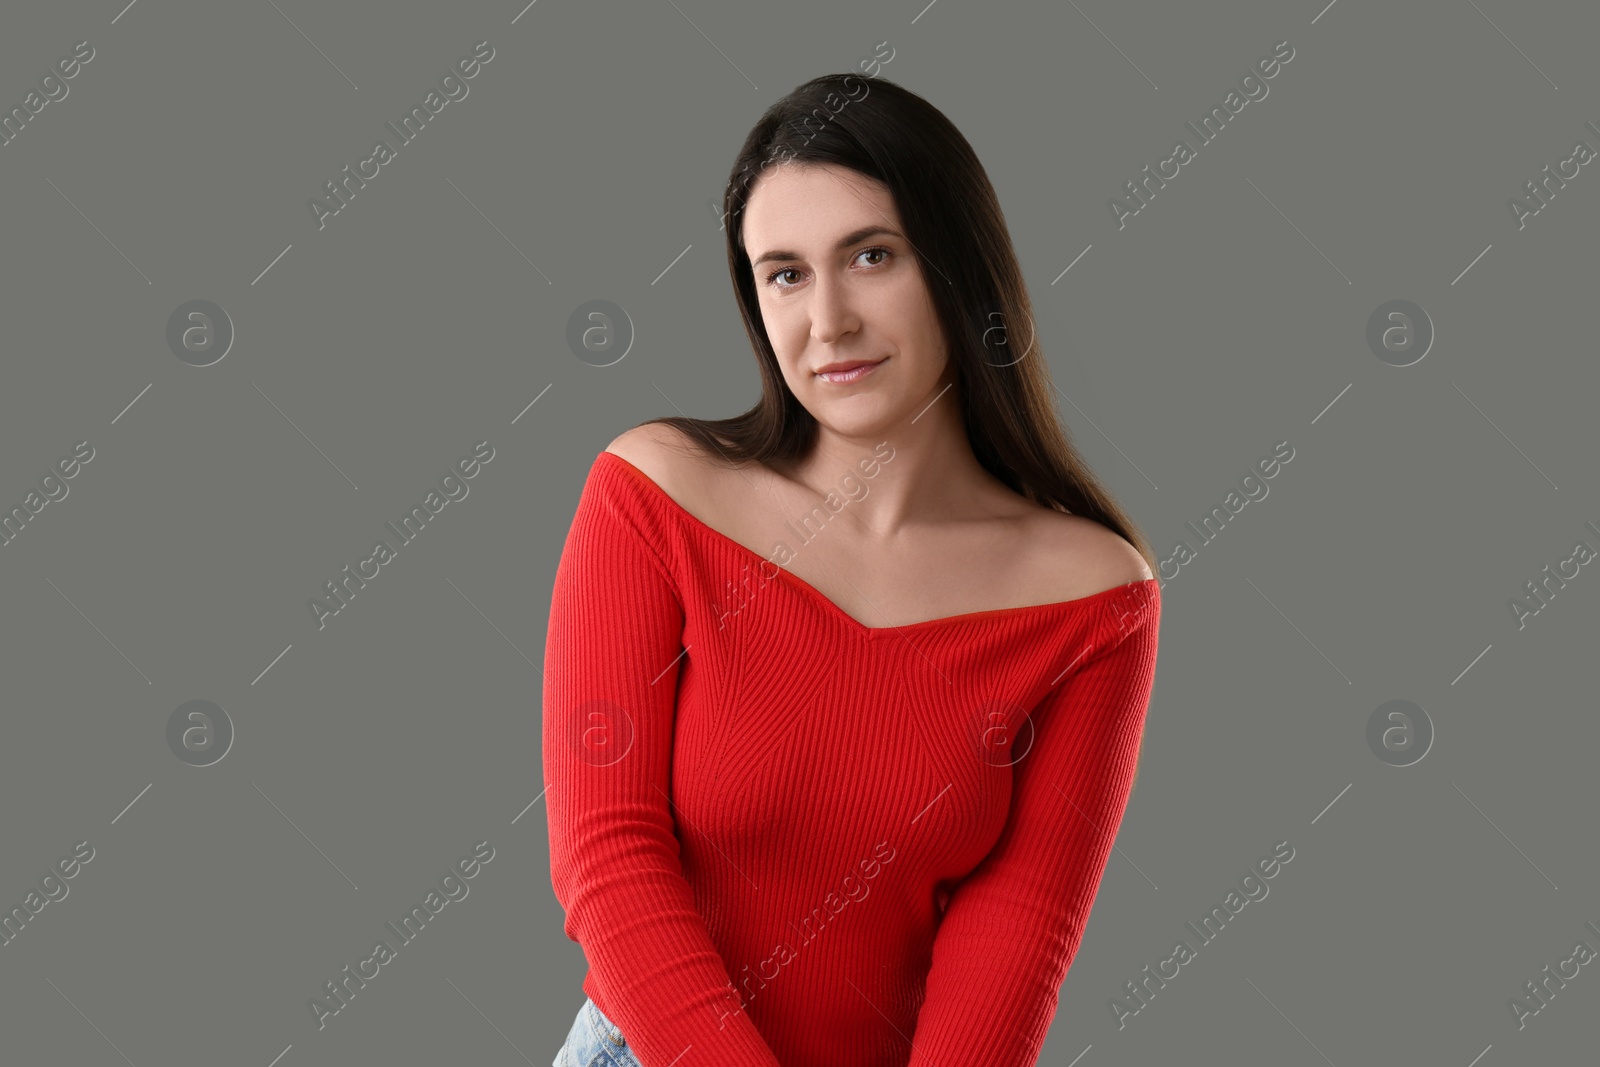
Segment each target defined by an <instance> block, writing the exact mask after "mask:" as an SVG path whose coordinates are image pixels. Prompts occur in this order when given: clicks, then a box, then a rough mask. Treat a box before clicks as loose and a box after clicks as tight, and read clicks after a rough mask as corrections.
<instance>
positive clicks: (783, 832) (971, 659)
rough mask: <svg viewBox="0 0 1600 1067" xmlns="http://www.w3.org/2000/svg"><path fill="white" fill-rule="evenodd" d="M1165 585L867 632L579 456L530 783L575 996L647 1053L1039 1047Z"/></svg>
mask: <svg viewBox="0 0 1600 1067" xmlns="http://www.w3.org/2000/svg"><path fill="white" fill-rule="evenodd" d="M816 536H823V537H825V536H827V532H826V529H825V528H824V529H823V530H822V531H821V532H820V533H819V534H817V535H816ZM788 547H789V549H791V550H792V551H794V552H795V553H796V554H803V553H804V552H805V548H804V547H803V545H801V544H799V543H798V539H797V541H796V542H791V543H790V544H789V546H788ZM780 558H785V559H787V558H788V557H780ZM1158 589H1159V583H1158V582H1157V581H1156V580H1155V579H1154V578H1150V579H1145V580H1144V581H1139V582H1133V583H1130V584H1128V585H1123V586H1119V587H1116V588H1113V589H1107V590H1103V591H1101V592H1098V593H1095V594H1092V595H1090V596H1086V597H1082V598H1079V599H1076V600H1070V601H1064V602H1060V603H1054V604H1040V605H1033V606H1026V607H1016V608H1001V609H998V610H992V611H979V612H973V613H969V614H962V615H954V616H949V617H946V618H940V619H931V620H928V621H925V622H920V623H914V624H912V625H909V626H900V627H882V628H873V627H868V626H865V625H863V624H862V623H860V622H858V621H857V620H855V619H854V618H852V617H851V616H849V615H848V614H846V613H845V611H844V610H843V609H842V608H840V607H839V606H838V605H837V604H835V603H834V602H832V601H831V600H829V599H828V598H826V597H824V596H823V595H822V593H821V592H820V591H818V590H817V589H816V588H814V587H813V586H811V585H809V584H808V583H806V582H805V581H803V580H802V579H800V578H798V577H797V576H795V575H792V574H790V573H789V572H788V571H786V570H783V569H782V568H780V567H777V566H775V565H774V564H772V563H769V562H767V561H766V557H763V556H761V555H759V554H757V553H756V552H754V551H752V550H751V549H749V548H747V547H746V546H744V545H742V544H740V543H739V542H737V541H734V540H733V539H732V538H730V537H728V536H727V535H725V534H722V533H721V532H719V531H717V530H715V529H714V528H712V527H711V526H708V525H706V524H705V523H704V522H702V521H701V520H699V519H698V518H696V517H695V516H694V515H692V514H691V513H690V512H689V511H688V510H686V509H685V508H684V507H682V506H681V505H679V504H678V503H677V502H676V501H674V500H673V498H672V497H671V496H669V495H668V494H667V493H666V491H665V490H663V489H662V488H661V487H660V486H659V485H657V484H656V483H655V482H654V481H652V480H651V479H650V478H649V477H648V476H646V475H645V474H644V473H643V472H642V471H640V470H639V469H638V468H636V467H634V466H633V465H632V464H630V463H628V462H627V461H626V460H624V459H622V458H621V457H620V456H617V455H615V454H613V453H610V452H602V453H600V455H599V456H597V457H596V459H595V461H594V464H593V466H592V467H591V468H590V470H589V474H588V478H587V481H586V483H585V485H584V488H583V492H582V495H581V497H580V499H579V502H578V506H577V511H576V514H575V515H574V517H573V520H572V526H571V529H570V531H569V534H568V537H567V542H566V546H565V548H564V550H563V552H562V555H561V560H560V563H559V565H558V567H557V570H556V575H555V582H554V590H553V597H552V604H551V610H550V623H549V634H548V639H547V641H546V643H545V685H544V709H543V715H544V721H543V745H544V751H543V763H544V775H545V783H546V787H547V789H546V792H545V803H546V805H547V811H548V816H549V828H550V867H551V882H552V885H553V887H554V889H555V894H556V898H557V900H559V901H560V903H561V905H562V907H563V908H565V909H566V922H565V925H564V930H565V933H566V935H567V936H568V937H569V938H571V939H572V940H574V941H576V942H578V943H579V944H580V945H582V946H583V951H584V955H585V958H586V959H587V961H588V964H589V969H588V972H587V974H586V975H585V977H584V979H583V990H584V992H586V993H587V994H588V995H589V996H590V997H591V998H593V1000H594V1002H595V1003H596V1005H598V1006H599V1008H600V1010H601V1011H602V1012H604V1013H605V1014H606V1015H607V1016H608V1017H610V1019H611V1020H612V1021H613V1022H614V1023H616V1025H617V1026H618V1027H619V1028H620V1029H621V1030H622V1032H623V1034H624V1035H625V1036H626V1038H627V1041H628V1044H629V1046H630V1047H631V1048H632V1050H633V1052H634V1054H635V1055H637V1056H638V1058H639V1060H640V1062H641V1063H643V1064H644V1067H669V1065H670V1067H779V1065H781V1067H907V1065H911V1067H1031V1065H1032V1064H1034V1062H1035V1061H1036V1059H1037V1057H1038V1054H1039V1049H1040V1046H1041V1045H1042V1044H1043V1042H1044V1038H1045V1033H1046V1031H1047V1030H1048V1028H1049V1025H1050V1021H1051V1018H1052V1017H1053V1016H1054V1014H1055V1010H1056V1004H1057V997H1058V995H1059V991H1060V988H1061V985H1062V982H1063V980H1064V979H1065V977H1066V973H1067V968H1068V966H1069V965H1070V964H1071V962H1072V958H1073V955H1074V954H1075V953H1076V952H1077V949H1078V945H1079V942H1080V941H1081V939H1082V937H1083V932H1084V926H1085V924H1086V922H1087V921H1088V918H1089V911H1090V905H1091V904H1092V903H1093V901H1094V898H1095V894H1096V891H1097V889H1098V887H1099V884H1100V878H1101V875H1102V873H1103V872H1104V870H1105V866H1106V861H1107V859H1108V857H1109V855H1110V852H1111V845H1112V841H1113V839H1114V838H1115V836H1116V833H1117V828H1118V826H1119V825H1120V823H1121V820H1122V813H1123V810H1124V808H1125V807H1126V804H1127V799H1128V793H1129V790H1130V789H1131V788H1132V780H1133V775H1134V767H1135V763H1136V761H1137V757H1138V752H1139V744H1140V738H1141V735H1142V731H1143V726H1144V718H1145V711H1146V707H1147V705H1148V703H1149V698H1150V693H1151V689H1152V686H1153V685H1154V679H1155V665H1156V647H1157V633H1158V630H1159V619H1160V595H1159V592H1158ZM913 1048H914V1049H915V1053H913Z"/></svg>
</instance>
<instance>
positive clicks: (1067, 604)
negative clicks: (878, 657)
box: [600, 451, 1157, 637]
mask: <svg viewBox="0 0 1600 1067" xmlns="http://www.w3.org/2000/svg"><path fill="white" fill-rule="evenodd" d="M600 455H601V456H606V457H610V459H611V460H612V461H613V462H615V463H616V464H618V465H619V466H620V467H621V469H623V470H625V471H627V472H629V473H630V474H631V475H632V476H633V477H634V478H635V479H636V480H637V481H638V482H640V483H642V484H643V485H644V486H645V488H646V490H647V491H649V492H650V493H651V494H652V495H654V496H656V497H657V498H658V499H659V500H661V501H662V502H663V503H665V504H666V505H667V507H668V509H669V510H670V511H671V512H672V513H673V514H674V515H677V516H679V517H681V518H682V519H683V520H684V522H685V525H686V526H688V527H689V528H690V529H691V530H695V531H698V532H699V533H700V534H701V535H702V536H704V537H708V538H710V539H712V540H714V541H716V542H717V543H718V544H721V545H728V546H731V547H733V548H734V549H737V550H738V551H739V552H740V553H742V554H744V555H745V556H748V557H751V558H754V559H759V560H762V561H763V562H770V561H769V560H767V557H765V556H763V555H762V554H761V553H759V552H757V551H756V550H755V549H753V548H751V547H749V546H748V545H746V544H744V543H743V542H741V541H736V540H734V539H733V538H732V537H729V536H728V535H727V534H725V533H723V532H722V531H721V530H718V529H717V528H716V527H714V526H712V525H711V524H709V523H707V522H705V521H704V520H703V519H700V518H699V517H697V516H696V515H695V514H694V513H693V512H691V511H690V510H689V509H688V508H686V507H684V506H683V505H682V504H680V503H678V501H677V499H676V498H675V497H673V496H672V494H671V493H668V492H667V491H666V490H665V489H663V488H661V486H660V485H659V484H657V483H656V481H655V479H653V478H651V477H650V476H649V475H648V474H646V473H645V472H644V471H642V470H640V469H639V468H638V467H636V466H634V465H633V464H632V463H630V462H628V461H627V460H625V459H623V458H622V457H621V456H619V455H617V454H616V453H615V452H610V451H604V452H601V453H600ZM772 566H773V567H775V568H777V571H778V574H779V575H780V576H781V577H782V578H783V579H784V580H787V581H788V582H790V583H791V584H792V585H793V586H794V587H795V588H796V589H798V590H799V591H800V593H801V594H802V595H804V596H807V597H809V598H810V599H812V600H813V601H815V602H816V604H817V605H818V606H819V607H820V608H822V609H823V610H824V611H826V612H827V613H828V614H830V615H831V616H833V617H834V618H835V619H837V620H838V621H840V622H841V623H843V624H844V625H845V626H847V627H849V628H850V629H852V630H853V631H855V632H857V633H860V634H863V635H865V636H868V637H873V636H876V635H878V634H887V633H900V634H905V633H908V632H916V631H918V630H925V629H933V628H936V627H940V626H952V625H956V624H959V623H969V622H981V621H985V620H991V619H1003V618H1009V617H1013V616H1017V617H1021V616H1025V615H1029V614H1034V613H1040V614H1048V613H1050V612H1055V611H1059V612H1068V611H1079V610H1086V609H1089V608H1093V607H1095V606H1098V605H1099V604H1101V603H1102V602H1104V601H1105V600H1107V599H1109V598H1110V597H1111V596H1112V595H1113V594H1119V593H1120V594H1123V595H1127V593H1129V592H1130V591H1131V590H1133V589H1134V588H1135V587H1136V586H1148V585H1155V584H1157V582H1156V579H1155V578H1153V577H1151V578H1140V579H1137V580H1135V581H1132V582H1127V583H1124V584H1122V585H1115V586H1112V587H1111V588H1109V589H1102V590H1100V591H1099V592H1096V593H1089V594H1088V595H1086V596H1080V597H1074V598H1073V599H1071V600H1057V601H1054V602H1052V603H1049V604H1022V605H1017V606H1014V607H1007V608H988V609H985V610H982V611H966V612H961V613H959V614H956V615H942V616H940V617H938V618H934V619H923V620H921V621H920V622H911V623H906V624H904V625H901V626H868V625H867V624H866V623H864V622H862V621H861V620H860V619H858V618H856V617H855V616H854V615H852V614H850V613H849V612H848V611H845V610H844V609H843V608H841V607H840V606H839V605H838V604H836V603H835V602H834V601H833V600H832V599H831V598H829V597H828V596H826V595H824V594H823V592H822V591H821V590H820V589H818V588H817V587H816V586H814V585H812V584H811V583H810V582H808V581H806V580H805V579H804V578H801V577H800V576H799V575H797V574H795V573H793V572H792V571H790V570H788V569H787V568H785V567H781V566H779V565H778V564H776V563H773V564H772Z"/></svg>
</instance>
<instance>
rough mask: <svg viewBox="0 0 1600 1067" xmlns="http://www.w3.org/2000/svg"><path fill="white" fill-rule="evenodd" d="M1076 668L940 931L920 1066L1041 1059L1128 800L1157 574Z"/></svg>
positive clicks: (1126, 601)
mask: <svg viewBox="0 0 1600 1067" xmlns="http://www.w3.org/2000/svg"><path fill="white" fill-rule="evenodd" d="M1108 599H1109V601H1110V603H1108V605H1107V611H1106V613H1105V614H1104V615H1103V616H1102V617H1101V619H1100V621H1099V625H1098V627H1097V630H1096V632H1095V633H1094V634H1093V636H1092V637H1091V645H1090V648H1089V651H1087V652H1086V653H1084V654H1082V655H1081V656H1080V662H1079V665H1078V666H1076V667H1074V668H1072V670H1071V673H1069V674H1068V675H1067V676H1066V678H1065V679H1064V680H1063V681H1062V682H1061V683H1060V684H1059V685H1058V687H1057V688H1056V689H1054V690H1053V691H1052V692H1051V693H1050V695H1048V696H1047V697H1046V698H1045V699H1044V700H1043V701H1041V702H1040V704H1039V706H1038V707H1037V708H1036V709H1035V710H1034V711H1033V712H1032V715H1031V718H1032V720H1033V726H1034V741H1033V745H1032V747H1031V748H1030V749H1029V750H1028V751H1027V752H1026V754H1025V755H1024V756H1023V757H1022V758H1021V759H1020V760H1019V761H1018V762H1017V763H1016V765H1015V766H1014V767H1013V768H1012V772H1013V774H1014V776H1015V777H1014V778H1013V783H1012V798H1011V809H1010V812H1009V814H1008V816H1007V822H1006V825H1005V828H1004V829H1003V830H1002V832H1001V834H1000V836H999V838H998V839H997V840H996V842H995V845H994V847H993V849H992V850H991V851H990V852H989V854H988V855H986V856H985V857H984V859H983V861H982V862H981V863H979V864H978V866H977V867H975V868H974V869H973V870H972V871H971V872H970V873H969V874H968V875H967V877H966V878H964V879H963V880H962V881H961V882H960V884H958V885H957V887H956V889H955V890H954V891H953V892H952V894H951V896H950V899H949V902H948V904H947V907H946V910H945V914H944V918H943V921H942V923H941V925H940V927H939V931H938V933H937V935H936V936H935V938H934V945H933V956H932V966H931V968H930V970H929V972H928V979H927V987H926V995H925V998H924V1001H923V1005H922V1009H921V1012H920V1014H919V1015H918V1018H917V1025H916V1030H915V1033H914V1035H913V1037H912V1042H911V1044H912V1050H911V1052H910V1055H909V1058H908V1060H907V1063H908V1064H909V1067H1032V1065H1033V1064H1034V1063H1036V1062H1037V1060H1038V1056H1039V1050H1040V1048H1041V1047H1042V1046H1043V1044H1044V1039H1045V1035H1046V1033H1047V1031H1048V1030H1049V1027H1050V1022H1051V1019H1052V1018H1053V1017H1054V1015H1055V1012H1056V1006H1057V1002H1058V998H1059V995H1060V990H1061V985H1062V983H1063V981H1064V980H1065V978H1066V974H1067V969H1068V967H1069V966H1070V965H1071V963H1072V958H1073V956H1074V955H1076V953H1077V950H1078V945H1079V943H1080V942H1081V941H1082V938H1083V933H1084V927H1085V924H1086V922H1087V920H1088V917H1089V912H1090V906H1091V905H1092V904H1093V902H1094V898H1095V895H1096V892H1097V891H1098V889H1099V885H1100V879H1101V876H1102V874H1103V873H1104V871H1105V867H1106V861H1107V860H1108V858H1109V856H1110V853H1111V845H1112V842H1113V840H1114V839H1115V837H1116V833H1117V829H1118V827H1119V825H1120V824H1121V821H1122V813H1123V811H1124V809H1125V808H1126V807H1127V802H1128V796H1129V793H1130V792H1131V790H1132V787H1133V778H1134V772H1135V767H1136V765H1137V762H1138V756H1139V748H1140V743H1141V738H1142V736H1143V730H1144V719H1145V712H1146V709H1147V707H1148V704H1149V698H1150V694H1151V691H1152V688H1153V686H1154V683H1155V664H1156V646H1157V634H1158V631H1159V621H1160V596H1159V593H1157V592H1156V584H1155V583H1154V582H1149V581H1147V582H1145V583H1144V584H1142V585H1136V586H1131V587H1128V588H1127V589H1126V590H1125V594H1124V595H1119V596H1114V597H1111V598H1108Z"/></svg>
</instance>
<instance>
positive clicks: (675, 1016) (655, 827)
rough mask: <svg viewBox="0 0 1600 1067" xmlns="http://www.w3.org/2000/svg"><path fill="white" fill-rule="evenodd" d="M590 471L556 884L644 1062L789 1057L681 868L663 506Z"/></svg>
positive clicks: (568, 646)
mask: <svg viewBox="0 0 1600 1067" xmlns="http://www.w3.org/2000/svg"><path fill="white" fill-rule="evenodd" d="M644 500H645V497H644V496H642V495H641V490H640V487H639V486H637V485H636V484H630V483H629V482H628V480H627V479H626V478H624V477H623V475H622V474H621V473H619V471H618V468H616V467H615V466H599V465H597V466H596V467H593V468H591V470H590V473H589V479H588V481H587V483H586V484H585V486H584V490H583V494H582V496H581V498H580V500H579V503H578V507H577V511H576V514H575V515H574V518H573V521H572V526H571V529H570V531H569V533H568V535H567V542H566V545H565V547H564V549H563V551H562V555H561V560H560V563H559V564H558V566H557V569H556V575H555V579H554V588H553V593H552V601H551V608H550V622H549V632H548V635H547V639H546V642H545V683H544V707H543V727H542V737H543V746H544V748H543V764H544V774H545V783H546V787H547V790H548V791H547V793H546V803H547V809H548V816H549V830H550V869H551V883H552V885H553V887H554V889H555V894H556V898H557V900H559V901H560V903H561V906H562V907H563V908H564V909H565V910H566V921H565V924H564V927H563V929H564V932H565V933H566V935H567V937H568V938H570V939H571V940H573V941H576V942H578V943H579V944H580V945H582V946H583V951H584V956H585V957H586V958H587V960H588V963H589V970H590V979H591V982H592V983H593V985H594V987H595V988H596V990H597V991H598V993H599V996H597V997H595V999H596V1001H597V1002H601V1003H602V1007H603V1010H604V1011H605V1012H606V1014H607V1015H608V1016H610V1018H611V1019H612V1021H614V1022H615V1023H616V1024H617V1026H618V1027H620V1028H621V1030H622V1032H623V1033H624V1034H625V1035H626V1036H627V1039H628V1044H629V1046H630V1047H631V1048H632V1050H633V1052H634V1053H635V1055H637V1056H638V1058H639V1060H640V1062H641V1063H643V1064H644V1065H645V1067H668V1065H669V1064H671V1065H673V1067H780V1064H779V1061H778V1059H777V1057H776V1056H775V1055H774V1054H773V1053H772V1050H771V1049H770V1048H769V1047H768V1046H767V1044H766V1042H765V1041H764V1040H763V1038H762V1036H761V1034H760V1032H759V1031H758V1030H757V1029H756V1027H755V1024H754V1023H753V1022H752V1021H751V1019H750V1016H749V1014H748V1013H746V1012H742V1011H738V1010H737V1007H738V1005H737V1001H736V1000H732V1001H731V1008H730V998H735V997H736V993H735V992H734V990H733V988H732V986H731V984H730V982H729V976H728V970H727V967H726V965H725V963H724V961H723V959H722V957H721V956H720V955H719V953H718V951H717V948H716V946H715V945H714V944H713V942H712V940H711V937H710V935H709V933H708V932H707V926H706V922H705V920H704V918H703V917H702V916H701V914H700V913H699V912H698V911H697V910H696V907H695V902H694V897H693V892H692V890H691V887H690V886H689V884H688V882H687V881H686V880H685V878H684V873H683V867H682V864H681V862H680V859H679V847H680V845H679V841H678V838H677V836H676V834H675V833H674V829H673V811H672V807H671V804H670V802H669V799H668V798H669V797H670V796H671V794H672V784H671V768H672V763H673V760H672V745H673V736H674V734H673V723H674V713H675V710H676V705H677V691H678V674H679V670H680V667H681V665H682V663H683V658H682V657H683V652H684V649H683V647H682V644H681V639H682V636H683V627H684V618H685V614H684V608H683V604H682V602H681V599H680V595H679V591H678V588H677V585H676V583H675V581H674V579H673V576H672V571H671V569H670V568H669V567H667V566H666V564H665V563H664V562H663V557H662V555H661V540H662V538H661V537H659V536H657V537H656V539H655V541H654V543H652V539H651V538H650V537H648V536H646V534H645V532H644V531H650V532H651V533H656V534H658V535H659V532H660V531H659V530H658V529H656V528H655V527H654V525H653V517H654V516H655V515H656V512H655V511H653V510H652V509H650V508H648V507H646V505H645V504H644Z"/></svg>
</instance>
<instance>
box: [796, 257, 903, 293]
mask: <svg viewBox="0 0 1600 1067" xmlns="http://www.w3.org/2000/svg"><path fill="white" fill-rule="evenodd" d="M873 254H879V255H883V256H890V255H893V253H892V252H890V251H889V249H887V248H879V247H873V248H863V249H862V250H861V251H860V252H857V253H856V258H857V259H860V258H861V257H862V256H870V255H873ZM882 262H883V261H882V260H881V259H880V260H879V261H878V262H877V263H871V264H868V265H869V266H873V267H876V266H878V265H879V263H882ZM795 273H798V270H797V269H796V268H795V267H779V268H778V269H777V270H775V271H773V272H772V273H771V274H769V275H767V284H768V285H770V286H773V287H774V288H777V289H792V288H794V286H795V285H796V284H797V283H795V282H790V283H789V284H787V285H778V284H777V281H778V276H779V275H782V274H795Z"/></svg>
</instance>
